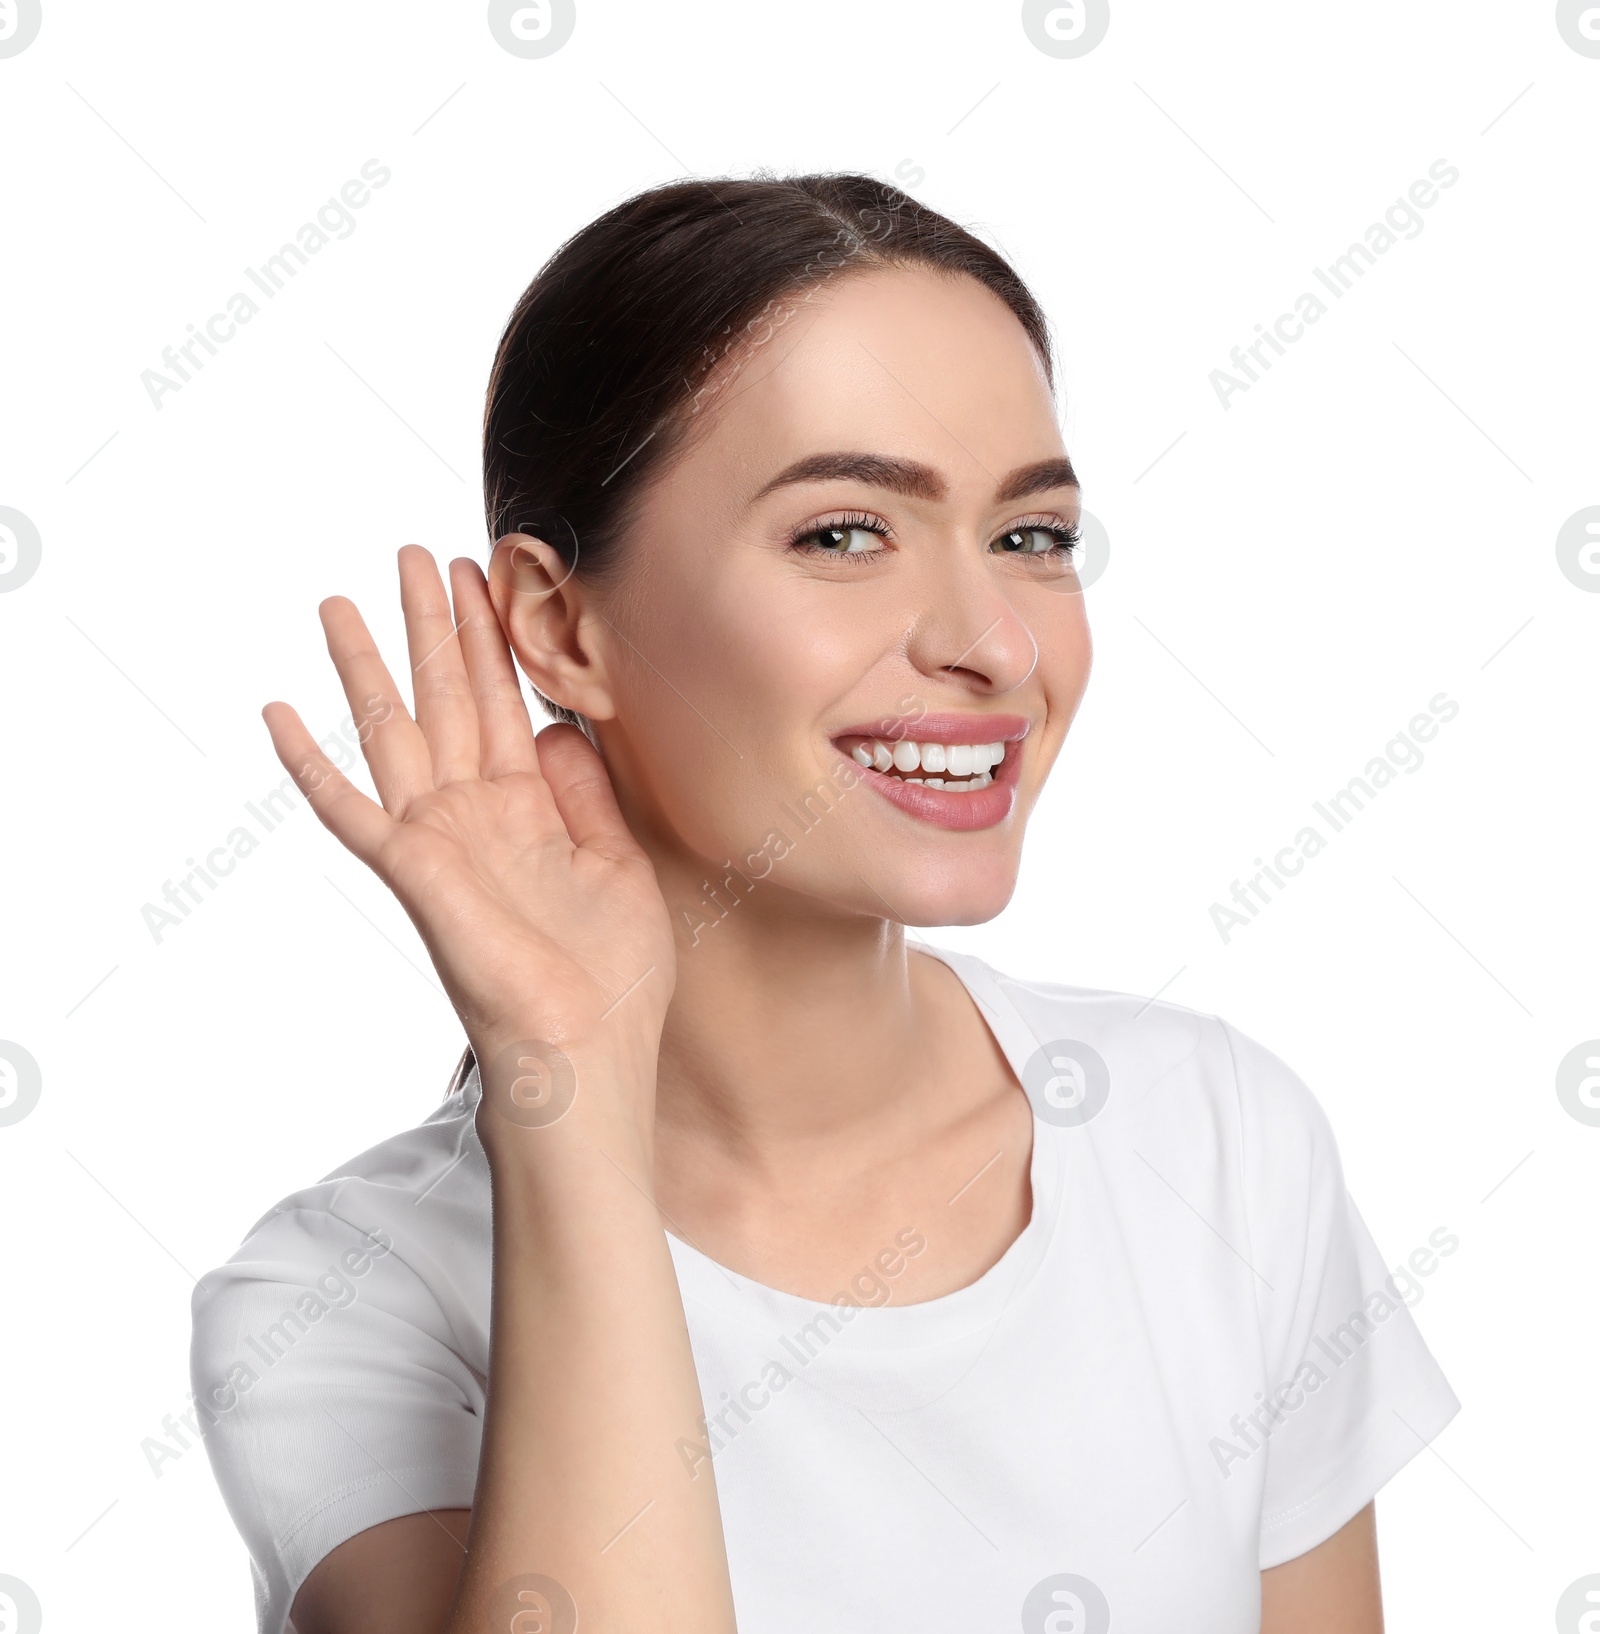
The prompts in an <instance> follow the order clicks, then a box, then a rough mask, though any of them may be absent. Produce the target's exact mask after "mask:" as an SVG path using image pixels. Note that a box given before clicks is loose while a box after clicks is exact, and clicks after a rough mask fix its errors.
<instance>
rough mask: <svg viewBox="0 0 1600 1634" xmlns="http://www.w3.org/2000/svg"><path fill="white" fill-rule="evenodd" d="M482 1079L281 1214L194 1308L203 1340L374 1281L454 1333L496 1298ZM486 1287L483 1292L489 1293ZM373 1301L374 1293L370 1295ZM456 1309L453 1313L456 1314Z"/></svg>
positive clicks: (248, 1237) (270, 1217)
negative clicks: (298, 1294)
mask: <svg viewBox="0 0 1600 1634" xmlns="http://www.w3.org/2000/svg"><path fill="white" fill-rule="evenodd" d="M475 1087H476V1071H475V1069H474V1071H473V1072H472V1073H470V1074H464V1073H458V1074H457V1079H456V1082H455V1083H454V1085H453V1086H452V1088H451V1091H450V1093H449V1095H447V1096H446V1098H445V1100H444V1101H443V1103H442V1104H440V1105H439V1106H437V1107H436V1108H434V1109H433V1111H431V1112H430V1113H429V1114H428V1115H427V1116H426V1117H425V1118H423V1119H422V1121H421V1122H419V1123H417V1124H415V1125H413V1126H412V1127H411V1128H408V1129H403V1130H400V1131H398V1132H397V1133H395V1134H392V1135H390V1136H388V1137H387V1138H385V1139H384V1140H381V1141H379V1142H378V1143H377V1144H376V1145H374V1146H371V1147H368V1148H367V1149H366V1150H365V1151H363V1152H359V1153H357V1154H356V1155H355V1156H353V1157H351V1158H349V1159H347V1160H346V1161H345V1162H343V1163H341V1164H339V1165H338V1166H337V1167H336V1168H335V1169H333V1170H332V1171H331V1172H329V1173H327V1174H325V1175H323V1176H322V1177H321V1178H320V1179H319V1180H317V1181H315V1182H312V1183H310V1184H307V1185H304V1186H301V1187H299V1188H297V1189H296V1190H294V1191H292V1192H290V1193H289V1194H288V1195H287V1196H285V1197H283V1198H281V1199H280V1200H279V1201H278V1202H276V1203H274V1204H273V1205H272V1207H271V1208H269V1209H268V1210H267V1211H266V1212H265V1213H264V1214H262V1215H261V1216H260V1218H259V1219H257V1220H256V1222H255V1223H254V1224H253V1225H252V1226H251V1227H250V1228H249V1230H248V1231H247V1232H246V1233H245V1235H244V1237H243V1239H242V1240H241V1242H240V1243H239V1245H238V1247H237V1248H236V1249H235V1250H234V1251H233V1253H232V1254H230V1255H229V1257H228V1258H227V1260H226V1261H225V1262H223V1263H222V1264H221V1265H218V1266H216V1267H214V1268H213V1269H212V1270H210V1271H208V1272H207V1273H206V1274H205V1275H204V1276H203V1277H201V1279H200V1281H199V1283H198V1284H197V1286H196V1288H195V1292H194V1298H193V1312H194V1319H195V1329H196V1334H197V1337H201V1336H203V1335H204V1334H206V1333H207V1332H209V1331H213V1330H215V1329H217V1328H225V1327H228V1326H230V1325H231V1324H232V1323H233V1322H234V1321H235V1320H236V1319H237V1313H238V1311H239V1309H240V1308H241V1307H244V1306H260V1307H262V1308H265V1306H266V1305H270V1304H272V1302H273V1301H274V1300H275V1299H280V1298H281V1297H283V1295H284V1293H285V1291H293V1290H294V1289H297V1288H299V1289H315V1288H317V1287H318V1286H319V1285H321V1284H323V1283H328V1282H332V1283H334V1284H336V1283H337V1281H338V1279H339V1278H340V1277H341V1276H343V1277H345V1278H346V1279H355V1278H362V1279H369V1280H368V1288H369V1289H371V1290H376V1289H378V1288H382V1289H383V1290H384V1291H385V1300H386V1302H388V1303H391V1304H399V1305H401V1306H409V1307H411V1308H412V1309H411V1314H412V1315H413V1316H420V1315H421V1314H422V1313H423V1310H424V1309H425V1308H426V1309H427V1310H429V1311H431V1312H432V1313H433V1315H434V1318H435V1321H437V1320H438V1318H439V1317H440V1316H442V1317H443V1318H444V1319H445V1322H446V1324H447V1325H448V1326H452V1327H453V1326H456V1325H458V1323H459V1322H461V1321H465V1322H467V1323H468V1324H469V1325H471V1324H472V1323H473V1322H474V1321H475V1318H476V1314H477V1310H476V1307H477V1306H478V1304H479V1303H480V1300H479V1298H478V1297H477V1296H479V1295H480V1294H481V1296H482V1298H483V1299H486V1298H487V1275H488V1271H487V1262H488V1253H487V1245H488V1241H489V1175H488V1163H487V1160H486V1158H485V1156H484V1153H483V1148H482V1146H481V1145H480V1144H479V1142H478V1139H477V1134H476V1131H475V1129H474V1126H473V1114H474V1111H475V1109H476V1098H475V1094H474V1090H475ZM480 1283H481V1284H482V1287H481V1288H480V1287H479V1284H480ZM362 1291H363V1292H366V1291H368V1290H367V1289H364V1290H362ZM452 1306H454V1307H456V1308H455V1309H451V1308H450V1307H452Z"/></svg>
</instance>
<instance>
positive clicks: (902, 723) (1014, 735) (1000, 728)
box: [829, 710, 1033, 743]
mask: <svg viewBox="0 0 1600 1634" xmlns="http://www.w3.org/2000/svg"><path fill="white" fill-rule="evenodd" d="M1032 725H1033V722H1032V721H1030V720H1029V719H1028V717H1027V716H1026V715H989V714H968V715H962V714H954V713H944V714H927V715H918V716H915V717H913V716H910V715H904V714H896V713H895V712H894V711H892V710H891V711H886V712H885V713H884V714H882V715H880V716H878V717H877V719H876V720H870V721H863V722H861V723H860V724H859V725H856V726H842V727H840V728H839V729H838V730H837V731H835V732H832V733H830V734H829V736H830V737H832V738H834V739H838V738H880V739H882V740H883V741H884V742H885V743H897V742H899V741H900V740H901V739H909V740H910V741H911V742H913V743H1015V742H1017V741H1018V740H1019V739H1021V738H1025V737H1026V736H1027V735H1028V732H1029V730H1030V729H1031V728H1032Z"/></svg>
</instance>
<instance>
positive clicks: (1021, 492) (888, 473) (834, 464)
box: [755, 451, 1078, 504]
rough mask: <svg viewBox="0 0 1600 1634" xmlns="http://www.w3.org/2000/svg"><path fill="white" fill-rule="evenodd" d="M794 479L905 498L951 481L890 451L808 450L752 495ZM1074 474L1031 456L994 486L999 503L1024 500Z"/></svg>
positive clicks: (931, 493)
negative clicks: (851, 486)
mask: <svg viewBox="0 0 1600 1634" xmlns="http://www.w3.org/2000/svg"><path fill="white" fill-rule="evenodd" d="M798 482H862V483H866V484H867V485H868V486H869V487H872V488H887V489H888V490H889V491H890V492H891V493H896V494H904V495H905V496H906V497H907V498H909V499H935V500H937V499H944V498H945V497H946V496H947V495H948V493H949V491H950V490H949V485H948V484H947V483H946V482H945V480H944V478H943V477H942V476H940V474H939V473H938V472H937V471H936V470H934V468H933V467H932V466H931V465H924V464H923V463H922V462H921V461H920V460H905V459H898V458H896V457H895V456H894V455H892V454H865V453H854V452H848V451H847V452H840V453H829V454H808V455H807V456H806V457H805V458H804V459H803V460H796V461H795V463H794V464H793V465H790V466H787V467H785V469H783V470H782V471H780V472H779V473H778V474H777V476H775V477H774V478H773V479H772V480H771V481H770V482H768V483H766V484H765V485H764V486H763V487H762V488H761V489H760V490H759V491H758V492H757V493H756V495H755V498H756V499H763V498H765V497H766V495H768V494H770V493H771V492H773V490H774V489H777V488H786V487H788V486H790V485H791V484H792V483H798ZM1077 486H1078V473H1077V472H1076V471H1074V470H1073V468H1072V461H1071V460H1069V459H1067V458H1065V456H1060V457H1057V458H1055V459H1048V460H1035V461H1034V463H1033V464H1032V465H1019V466H1018V467H1017V469H1016V470H1015V471H1012V472H1010V473H1009V474H1008V475H1007V476H1005V477H1004V478H1003V479H1002V480H1001V482H1000V484H999V486H998V487H997V488H996V489H995V496H994V497H995V499H996V501H997V502H998V503H1000V504H1009V503H1010V502H1011V501H1012V500H1016V499H1025V498H1026V497H1027V496H1028V495H1029V494H1037V493H1043V492H1044V491H1045V490H1046V489H1049V488H1076V487H1077Z"/></svg>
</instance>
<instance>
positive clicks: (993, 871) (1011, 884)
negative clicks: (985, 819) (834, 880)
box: [857, 856, 1017, 927]
mask: <svg viewBox="0 0 1600 1634" xmlns="http://www.w3.org/2000/svg"><path fill="white" fill-rule="evenodd" d="M861 877H862V879H863V880H864V882H865V883H866V885H867V886H868V890H867V891H866V893H865V894H864V899H863V898H862V897H861V895H860V894H859V893H858V894H857V906H859V907H861V908H864V909H865V910H867V911H868V912H872V913H876V914H878V915H880V916H885V914H886V909H887V908H888V907H890V906H892V907H893V910H894V911H893V913H892V914H888V915H887V917H890V918H893V919H896V920H898V921H899V922H900V923H901V924H903V925H908V926H912V927H924V926H938V925H981V924H983V923H985V922H986V921H987V920H990V919H994V918H996V917H997V916H998V915H999V914H1000V913H1002V912H1003V911H1004V909H1005V907H1006V905H1007V903H1009V902H1010V901H1011V898H1012V896H1013V894H1014V893H1015V891H1016V888H1017V866H1016V859H1015V858H1014V857H1011V856H1007V857H1004V858H992V859H991V858H985V859H983V860H981V861H980V860H978V859H965V860H963V859H960V858H955V859H950V860H944V859H941V860H940V861H939V862H938V863H935V862H934V861H933V859H931V858H930V859H927V862H926V865H925V866H923V867H920V868H918V867H915V866H906V867H901V868H897V869H893V870H889V869H884V870H877V869H875V870H873V871H872V872H870V873H865V874H863V875H862V876H861Z"/></svg>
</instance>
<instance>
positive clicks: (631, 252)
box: [483, 175, 1053, 721]
mask: <svg viewBox="0 0 1600 1634" xmlns="http://www.w3.org/2000/svg"><path fill="white" fill-rule="evenodd" d="M907 263H915V264H920V265H924V266H929V267H933V268H936V269H938V270H939V271H941V272H944V273H948V274H949V275H951V276H952V277H953V276H956V275H959V274H963V273H964V274H966V275H967V276H968V277H971V278H976V279H977V280H978V281H979V282H980V283H981V284H983V285H985V286H986V287H987V288H988V289H990V290H992V291H993V292H994V293H995V294H996V295H997V296H999V298H1000V299H1001V300H1002V301H1004V302H1005V303H1006V305H1007V306H1008V307H1010V309H1011V310H1012V312H1014V313H1015V314H1016V316H1017V320H1018V322H1020V323H1021V325H1022V327H1023V328H1024V330H1026V332H1027V334H1028V337H1029V339H1030V340H1031V341H1032V342H1033V344H1034V347H1035V348H1036V350H1037V351H1038V353H1039V357H1040V359H1041V362H1042V364H1043V367H1044V370H1045V375H1046V378H1047V379H1049V380H1052V381H1053V370H1052V365H1051V353H1050V336H1049V328H1048V325H1047V323H1046V321H1045V317H1044V314H1043V312H1042V311H1041V310H1040V308H1039V305H1038V303H1037V301H1035V300H1034V298H1033V296H1032V294H1031V293H1030V292H1029V290H1028V288H1027V286H1026V285H1025V284H1024V283H1023V282H1022V280H1021V278H1019V277H1018V276H1017V274H1016V272H1015V271H1014V270H1013V269H1012V267H1011V266H1010V264H1009V263H1008V262H1007V261H1006V260H1005V258H1004V257H1003V256H1001V255H1000V254H998V253H997V252H996V251H995V250H993V249H991V248H990V247H989V246H988V245H987V244H985V243H984V242H983V241H982V240H981V239H978V238H975V237H974V236H973V235H972V234H971V233H969V232H967V231H966V229H965V228H963V227H959V226H957V225H956V223H955V222H953V221H951V220H949V219H948V218H947V217H945V216H942V215H940V214H938V212H937V211H934V210H929V209H927V208H926V207H925V206H923V205H920V204H918V203H916V201H915V200H913V199H911V198H909V197H908V196H907V195H906V194H904V193H902V192H901V191H900V190H899V189H898V188H895V187H891V186H890V185H888V184H887V183H885V182H881V181H877V180H875V179H874V178H872V177H870V176H858V175H810V176H788V177H782V178H779V177H773V176H767V175H758V176H756V177H753V178H749V179H731V178H729V179H717V180H711V181H682V182H670V183H668V184H667V185H665V186H662V187H655V188H651V189H650V190H648V191H647V192H644V193H639V194H636V195H635V196H634V197H632V198H630V199H627V200H625V201H624V202H623V203H621V204H619V205H617V206H615V208H613V209H611V210H608V211H607V212H606V213H605V214H604V215H602V216H600V217H598V218H597V219H596V220H594V221H592V222H590V223H589V225H588V226H586V227H584V228H583V229H581V230H580V231H579V232H577V233H575V234H574V235H573V236H572V237H571V238H569V239H568V240H567V241H566V243H564V244H563V245H562V246H561V247H560V248H559V249H558V250H557V251H556V252H555V254H554V255H552V256H551V257H550V259H549V260H548V261H547V262H546V263H545V264H544V266H543V267H541V268H540V270H539V272H538V274H537V275H536V276H535V278H534V280H533V282H532V283H531V284H529V285H528V287H527V289H526V290H525V291H524V292H523V295H522V298H521V299H520V300H519V301H518V302H517V305H516V308H515V310H514V311H513V312H512V314H511V317H510V320H509V321H508V323H507V324H506V329H505V333H504V334H503V335H502V336H501V339H500V345H499V348H498V350H497V351H496V353H495V360H494V368H493V370H492V371H491V373H490V376H489V392H488V401H487V403H486V405H485V409H484V423H483V499H484V511H485V517H486V520H487V522H488V526H489V537H490V540H491V542H492V541H494V540H496V539H499V538H501V537H502V536H503V535H505V534H507V533H528V534H532V535H534V536H535V537H537V538H540V539H543V540H545V541H546V543H548V544H549V545H550V546H552V547H553V548H554V549H555V550H556V551H557V552H558V553H559V554H560V556H561V558H562V560H563V561H564V562H565V563H566V564H567V565H568V567H569V568H572V569H573V570H574V571H575V572H577V573H579V574H580V575H581V576H583V577H585V578H599V577H601V576H603V575H605V574H607V573H608V572H610V571H613V570H614V569H615V568H616V566H617V563H618V559H619V552H618V549H617V545H618V542H619V539H620V538H621V536H622V535H623V534H624V533H625V532H626V531H627V527H628V522H629V520H630V515H631V510H632V505H633V502H634V501H635V500H636V499H637V498H638V496H639V495H640V494H641V493H642V492H643V490H644V488H645V486H646V484H647V482H648V480H649V478H650V477H651V476H652V475H653V474H654V473H656V472H658V471H659V470H660V469H661V467H662V466H663V464H664V462H666V461H667V460H668V459H669V458H670V456H671V455H672V453H673V452H674V451H675V450H676V449H677V448H678V447H680V446H681V444H682V441H683V438H684V436H685V434H686V432H687V431H688V428H689V427H690V426H691V425H692V424H694V423H695V417H696V415H697V414H698V413H699V412H700V410H701V409H702V408H705V407H708V406H709V403H710V401H712V400H714V395H713V394H714V392H715V390H716V386H717V382H719V381H720V380H722V379H724V378H726V374H725V373H724V374H723V375H714V373H713V371H714V370H715V369H716V366H717V364H718V363H720V362H721V361H722V360H723V359H724V358H728V357H730V356H733V355H734V354H736V353H737V352H738V351H739V349H740V348H741V347H748V346H755V345H759V344H760V343H761V342H762V341H763V340H764V339H766V338H768V337H769V336H770V335H771V334H772V333H774V332H775V331H776V330H777V329H779V328H781V327H782V325H783V324H784V323H785V322H787V321H788V319H789V317H790V316H792V314H793V312H794V311H795V310H797V309H798V307H799V306H801V305H802V304H803V303H804V301H805V300H806V299H807V298H808V297H809V296H810V294H811V293H812V292H813V291H815V290H816V289H818V288H820V287H821V285H822V284H823V283H825V282H826V281H827V280H829V279H832V278H836V277H839V276H840V275H842V274H846V273H853V272H856V271H864V270H866V269H868V268H872V267H883V266H893V265H904V264H907ZM737 361H738V359H737V357H736V356H735V357H734V362H735V364H736V363H737ZM541 701H543V702H544V703H545V704H546V707H547V708H550V709H551V711H552V713H554V714H555V715H557V716H558V717H559V718H562V719H568V720H574V721H575V720H576V717H575V716H573V715H572V714H571V713H570V712H569V711H566V710H563V709H559V708H557V707H555V706H554V705H551V704H550V703H549V700H548V699H542V700H541Z"/></svg>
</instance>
